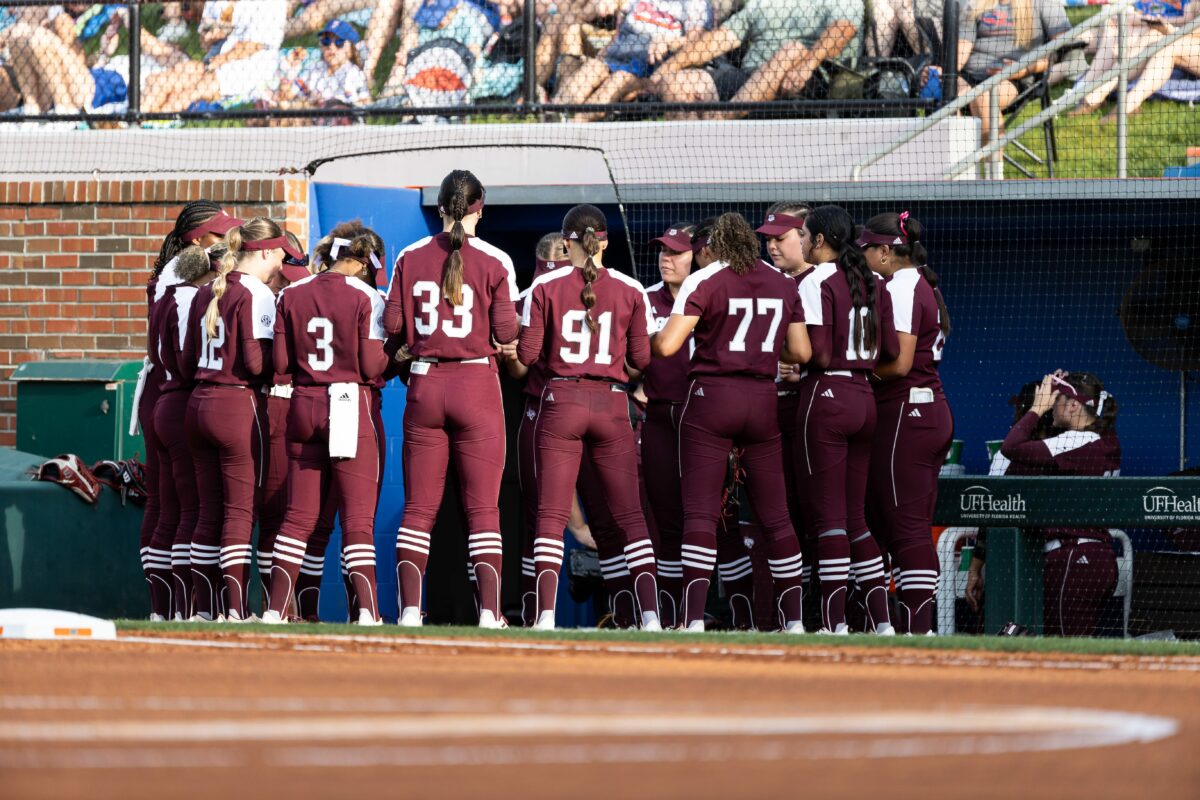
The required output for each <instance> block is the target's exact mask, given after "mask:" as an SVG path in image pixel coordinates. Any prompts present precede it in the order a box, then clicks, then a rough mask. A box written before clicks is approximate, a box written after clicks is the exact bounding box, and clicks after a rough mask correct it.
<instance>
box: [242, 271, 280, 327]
mask: <svg viewBox="0 0 1200 800" xmlns="http://www.w3.org/2000/svg"><path fill="white" fill-rule="evenodd" d="M241 285H242V286H244V287H245V288H246V291H248V292H250V311H251V313H252V314H253V315H254V322H253V329H254V338H255V339H274V338H275V293H274V292H272V291H271V290H270V288H268V286H267V285H266V284H265V283H263V282H262V281H260V280H259V279H258V278H255V277H254V276H253V275H249V274H246V273H243V274H242V280H241Z"/></svg>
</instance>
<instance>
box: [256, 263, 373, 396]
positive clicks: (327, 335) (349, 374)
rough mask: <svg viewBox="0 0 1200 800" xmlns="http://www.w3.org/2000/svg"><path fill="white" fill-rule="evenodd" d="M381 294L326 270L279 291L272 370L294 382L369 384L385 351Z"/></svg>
mask: <svg viewBox="0 0 1200 800" xmlns="http://www.w3.org/2000/svg"><path fill="white" fill-rule="evenodd" d="M384 338H385V337H384V333H383V298H381V297H380V296H379V292H377V291H376V290H375V289H373V288H371V287H370V286H368V285H367V284H365V283H363V282H362V281H361V280H359V279H358V278H352V277H349V276H347V275H342V274H341V273H338V272H333V271H328V272H322V273H320V274H318V275H313V276H311V277H308V278H304V279H302V280H298V281H296V282H295V283H293V284H291V285H290V286H288V287H287V288H285V289H284V290H283V291H282V292H280V293H279V310H278V313H277V315H276V318H275V371H276V372H277V373H278V374H280V375H291V376H292V384H293V385H294V386H328V385H329V384H332V383H370V382H371V381H372V380H373V379H375V378H377V377H378V376H379V375H380V374H381V373H382V372H383V369H384V367H386V366H387V358H386V356H384V354H383V341H384Z"/></svg>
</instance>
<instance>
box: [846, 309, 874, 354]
mask: <svg viewBox="0 0 1200 800" xmlns="http://www.w3.org/2000/svg"><path fill="white" fill-rule="evenodd" d="M870 313H871V309H870V308H868V307H867V306H863V307H862V308H860V309H858V341H857V342H856V341H854V317H855V312H854V309H853V308H852V309H850V327H849V328H848V329H847V330H846V360H847V361H873V360H874V359H875V356H876V354H878V352H879V348H878V347H876V348H875V349H874V350H868V349H867V346H866V338H867V315H868V314H870Z"/></svg>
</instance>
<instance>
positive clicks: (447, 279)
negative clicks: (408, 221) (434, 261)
mask: <svg viewBox="0 0 1200 800" xmlns="http://www.w3.org/2000/svg"><path fill="white" fill-rule="evenodd" d="M482 200H483V184H482V183H480V182H479V179H478V178H476V177H475V176H474V175H473V174H472V173H471V172H470V171H468V170H465V169H456V170H454V171H453V172H451V173H450V174H449V175H447V176H446V177H445V178H443V179H442V187H441V189H440V190H439V191H438V211H439V212H440V213H441V214H442V215H444V216H447V217H450V218H451V219H453V220H454V225H452V226H451V228H450V255H448V256H446V260H445V262H443V264H442V296H443V297H445V298H446V299H447V300H448V301H450V305H452V306H460V305H462V301H463V299H462V297H463V293H462V287H463V257H462V252H461V251H462V246H463V245H464V244H466V242H467V231H466V229H465V228H463V225H462V220H463V217H465V216H467V214H470V213H472V211H471V207H472V206H474V205H476V204H477V203H480V202H482Z"/></svg>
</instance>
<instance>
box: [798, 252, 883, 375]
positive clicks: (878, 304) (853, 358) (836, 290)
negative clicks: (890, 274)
mask: <svg viewBox="0 0 1200 800" xmlns="http://www.w3.org/2000/svg"><path fill="white" fill-rule="evenodd" d="M871 280H874V281H876V284H875V321H876V324H877V326H878V327H877V331H878V336H877V337H876V343H875V347H874V348H873V349H871V350H868V349H867V348H866V346H865V345H864V344H863V342H862V341H861V340H860V341H858V342H854V343H853V344H852V343H851V341H850V338H851V331H853V330H854V326H853V318H854V315H855V313H856V312H855V309H854V305H853V304H852V303H851V302H850V287H849V286H848V285H847V284H846V278H845V275H844V274H843V273H842V271H841V270H839V269H838V267H837V265H836V264H832V263H829V262H826V263H824V264H818V265H817V266H816V267H814V268H813V270H812V271H811V272H809V273H808V275H807V276H806V277H805V278H804V280H802V281H801V282H800V301H801V302H802V303H803V305H804V319H805V321H806V322H807V323H808V327H809V338H810V339H812V342H813V361H817V360H818V358H817V356H818V352H817V349H818V347H819V346H820V345H819V342H821V341H823V340H827V341H830V343H831V346H832V348H833V349H832V354H831V358H830V359H829V366H827V367H825V369H824V370H823V371H825V372H840V371H845V370H872V369H875V365H876V364H877V363H879V360H880V351H881V349H882V352H883V354H884V355H886V356H890V357H893V358H894V357H895V354H896V351H897V348H898V344H897V341H896V324H895V322H894V321H893V318H892V299H891V295H890V294H889V293H888V292H887V291H885V289H884V286H883V279H882V278H880V277H879V276H878V275H875V274H874V273H872V277H871ZM863 296H864V297H865V296H866V291H865V289H864V292H863ZM865 312H866V308H865V307H864V308H862V309H860V310H859V311H858V312H857V313H858V314H859V315H860V316H862V317H864V318H865ZM825 326H828V327H829V328H830V330H829V331H827V332H825V335H824V336H822V335H820V334H819V333H818V332H815V331H813V330H812V329H813V328H816V327H825ZM864 329H865V325H864V326H860V327H859V330H860V331H863V330H864ZM808 371H809V373H810V374H814V373H816V374H819V373H821V372H822V370H821V369H820V368H818V367H815V366H810V367H809V368H808Z"/></svg>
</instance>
